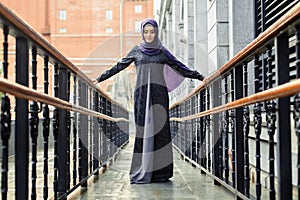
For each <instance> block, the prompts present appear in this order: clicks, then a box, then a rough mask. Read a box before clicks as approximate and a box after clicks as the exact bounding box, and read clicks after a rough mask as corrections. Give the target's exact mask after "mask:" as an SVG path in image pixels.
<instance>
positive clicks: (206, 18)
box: [158, 0, 254, 102]
mask: <svg viewBox="0 0 300 200" xmlns="http://www.w3.org/2000/svg"><path fill="white" fill-rule="evenodd" d="M253 3H254V2H253V1H244V0H236V1H234V2H233V1H227V0H218V1H217V0H197V1H196V0H165V1H161V3H160V7H159V10H158V13H159V16H158V21H159V26H160V38H161V39H162V42H163V43H164V45H165V46H166V47H167V48H168V49H169V50H170V51H171V52H172V53H173V54H174V55H175V56H176V57H177V58H178V59H179V60H181V61H182V62H184V63H185V64H186V65H187V66H188V67H190V68H193V69H196V70H198V71H200V72H202V73H203V74H204V75H206V76H207V75H209V74H211V73H212V72H214V71H215V70H217V69H218V68H220V67H221V66H222V65H223V64H224V63H226V62H227V61H228V60H229V59H230V58H231V57H233V56H234V55H235V54H236V53H237V52H239V51H240V50H241V49H242V48H244V47H245V46H246V45H247V44H248V43H250V42H251V41H252V40H253V38H254V17H253V15H254V5H253ZM200 83H201V82H200V81H191V80H185V82H184V83H183V84H182V85H181V86H180V87H179V88H178V89H177V90H176V91H174V92H173V93H171V94H170V100H171V102H174V101H176V100H179V99H181V98H182V97H184V96H186V95H187V94H188V93H189V92H191V91H192V90H193V89H194V88H195V87H196V86H197V85H199V84H200Z"/></svg>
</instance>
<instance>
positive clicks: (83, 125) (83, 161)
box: [78, 80, 88, 187]
mask: <svg viewBox="0 0 300 200" xmlns="http://www.w3.org/2000/svg"><path fill="white" fill-rule="evenodd" d="M78 93H79V105H80V106H83V107H85V108H86V107H87V85H86V83H84V82H83V81H81V80H80V81H79V82H78ZM78 127H79V128H78V137H79V152H78V153H79V158H78V160H79V166H78V167H79V169H78V171H79V180H80V181H82V180H84V179H85V177H87V176H88V150H87V148H88V134H87V133H88V116H87V115H84V114H79V124H78ZM81 187H87V181H84V182H83V183H81Z"/></svg>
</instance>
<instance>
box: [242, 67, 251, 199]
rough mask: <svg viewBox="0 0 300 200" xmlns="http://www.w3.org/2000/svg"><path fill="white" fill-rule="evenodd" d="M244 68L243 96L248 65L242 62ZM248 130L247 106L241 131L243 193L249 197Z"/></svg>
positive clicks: (248, 114)
mask: <svg viewBox="0 0 300 200" xmlns="http://www.w3.org/2000/svg"><path fill="white" fill-rule="evenodd" d="M243 68H244V72H243V73H244V79H243V85H244V87H243V88H244V91H243V92H244V97H247V96H248V65H247V63H244V64H243ZM249 130H250V110H249V107H248V106H244V108H243V132H244V173H245V178H244V181H245V189H244V192H245V193H244V194H245V196H246V197H250V165H249Z"/></svg>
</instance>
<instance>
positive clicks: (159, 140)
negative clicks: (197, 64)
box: [97, 46, 202, 183]
mask: <svg viewBox="0 0 300 200" xmlns="http://www.w3.org/2000/svg"><path fill="white" fill-rule="evenodd" d="M132 62H134V64H135V66H136V75H137V78H136V86H135V91H134V117H135V125H136V137H135V142H134V152H133V157H132V163H131V169H130V182H131V183H150V182H160V181H167V180H168V179H169V178H171V177H172V176H173V154H172V141H171V133H170V124H169V96H168V90H167V87H166V83H165V79H164V75H163V69H164V64H167V65H169V66H170V67H171V68H172V69H174V70H175V71H176V72H177V73H179V74H181V75H182V76H184V77H187V78H195V79H199V76H202V75H200V74H199V72H197V71H193V70H189V69H183V68H180V67H179V66H178V65H176V64H175V62H173V60H172V59H170V58H169V57H168V56H167V55H165V54H164V53H163V51H161V52H160V53H159V54H157V55H151V56H150V55H146V54H145V53H143V52H142V51H141V50H140V48H139V46H135V47H134V48H133V49H132V50H131V51H130V52H129V54H128V55H127V56H126V57H125V58H123V59H122V60H121V61H120V62H118V63H117V64H116V65H115V66H114V67H112V68H111V69H109V70H107V71H106V72H104V73H103V74H102V75H101V76H99V78H97V80H98V82H100V81H103V80H106V79H108V78H109V77H111V76H113V75H115V74H117V73H118V72H120V71H121V70H124V69H125V68H126V67H128V66H129V65H130V64H131V63H132Z"/></svg>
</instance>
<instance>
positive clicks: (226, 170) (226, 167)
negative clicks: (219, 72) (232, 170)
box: [223, 75, 230, 183]
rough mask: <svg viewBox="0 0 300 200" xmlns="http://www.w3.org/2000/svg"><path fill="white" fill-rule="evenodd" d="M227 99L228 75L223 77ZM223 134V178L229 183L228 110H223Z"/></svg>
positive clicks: (225, 99)
mask: <svg viewBox="0 0 300 200" xmlns="http://www.w3.org/2000/svg"><path fill="white" fill-rule="evenodd" d="M228 101H229V92H228V75H226V76H225V77H224V103H225V104H227V103H228ZM223 121H224V122H223V134H224V151H225V153H224V179H225V182H226V183H229V162H230V159H229V111H228V110H227V111H225V113H224V120H223Z"/></svg>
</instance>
